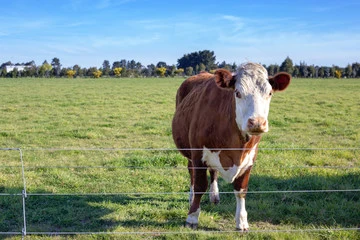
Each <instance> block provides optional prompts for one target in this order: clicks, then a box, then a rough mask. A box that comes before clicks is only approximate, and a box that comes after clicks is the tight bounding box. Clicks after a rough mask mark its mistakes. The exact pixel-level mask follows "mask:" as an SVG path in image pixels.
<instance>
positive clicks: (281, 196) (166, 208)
mask: <svg viewBox="0 0 360 240" xmlns="http://www.w3.org/2000/svg"><path fill="white" fill-rule="evenodd" d="M182 81H183V79H180V78H174V79H173V78H164V79H161V78H156V79H155V78H153V79H145V78H138V79H96V80H95V79H31V78H28V79H0V95H1V102H0V113H1V118H0V147H1V148H21V149H22V151H23V160H24V165H25V178H26V185H27V193H28V194H29V196H28V197H27V199H26V218H27V219H26V220H27V231H28V232H123V233H128V232H148V234H145V235H140V234H125V235H121V234H117V235H111V234H96V235H89V234H87V235H75V236H73V235H65V236H62V235H59V236H56V237H54V236H52V237H51V239H53V238H55V239H65V238H69V237H71V238H74V239H89V238H90V239H118V238H120V239H143V238H154V239H179V238H182V239H194V238H195V239H234V238H237V237H240V236H241V238H246V239H299V238H301V239H359V238H360V236H359V231H334V230H332V229H336V228H356V227H359V223H360V210H359V209H360V199H359V198H360V194H359V192H335V193H334V192H323V193H321V192H316V193H285V192H284V193H266V194H259V193H249V194H248V197H247V210H248V218H249V222H250V228H251V230H252V231H253V232H250V233H248V234H245V235H240V234H238V233H224V232H222V233H218V232H217V231H233V230H234V226H235V223H234V212H235V207H236V206H235V205H236V203H235V197H234V196H233V194H231V192H232V186H231V185H230V184H226V183H225V182H224V181H222V180H220V182H219V184H220V191H222V192H230V193H229V194H222V195H221V203H220V205H217V206H214V205H212V204H210V203H209V200H208V196H204V197H203V201H202V213H201V216H200V226H199V230H197V231H191V230H189V229H186V228H184V227H183V223H184V221H185V218H186V214H187V210H188V195H187V192H188V191H189V177H188V172H187V170H186V159H184V158H183V157H182V156H181V155H180V154H179V153H178V152H177V151H173V150H171V151H162V150H158V149H159V148H161V149H162V148H164V149H173V148H174V144H173V141H172V136H171V119H172V116H173V113H174V108H175V103H174V101H175V93H176V90H177V88H178V86H179V85H180V84H181V82H182ZM359 88H360V80H359V79H351V80H350V79H348V80H335V79H329V80H314V79H294V80H293V82H292V83H291V86H290V87H289V88H288V89H287V90H286V91H285V92H283V93H276V94H275V96H274V98H273V100H272V103H271V110H270V116H269V120H270V131H269V133H267V134H266V135H264V137H263V140H262V142H261V144H260V148H263V149H261V150H260V152H259V155H258V159H257V162H256V164H255V167H254V168H253V172H252V175H251V179H250V185H249V191H253V192H254V191H278V190H282V191H287V190H331V189H338V190H346V189H358V188H359V186H360V177H359V176H360V169H359V167H360V164H359V158H360V150H359V149H355V148H359V142H360V130H359V129H360V121H359V119H360V99H359V94H358V89H359ZM129 148H131V150H129ZM273 148H287V149H293V150H284V149H282V150H281V149H273ZM309 148H310V149H309ZM352 148H353V149H352ZM99 149H104V150H99ZM22 189H23V181H22V174H21V162H20V156H19V152H18V151H16V150H13V151H0V232H21V229H22V223H23V215H22V198H21V196H16V195H1V194H19V193H21V191H22ZM154 193H161V194H154ZM315 229H322V231H312V230H315ZM274 230H281V231H285V232H269V231H274ZM292 230H296V231H300V232H291V231H292ZM301 230H303V231H302V232H301ZM286 231H288V232H286ZM149 232H151V233H149ZM158 232H160V233H158ZM161 232H175V233H172V234H161ZM0 238H7V239H19V238H21V236H13V235H0ZM27 238H29V239H47V238H50V237H49V236H47V235H29V236H28V237H27Z"/></svg>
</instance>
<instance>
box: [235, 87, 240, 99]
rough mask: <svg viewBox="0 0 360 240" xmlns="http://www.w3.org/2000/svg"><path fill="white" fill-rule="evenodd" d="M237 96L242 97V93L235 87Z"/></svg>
mask: <svg viewBox="0 0 360 240" xmlns="http://www.w3.org/2000/svg"><path fill="white" fill-rule="evenodd" d="M235 96H236V97H237V98H241V93H240V92H239V90H237V89H235Z"/></svg>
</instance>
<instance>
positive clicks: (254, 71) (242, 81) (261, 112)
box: [215, 63, 291, 136]
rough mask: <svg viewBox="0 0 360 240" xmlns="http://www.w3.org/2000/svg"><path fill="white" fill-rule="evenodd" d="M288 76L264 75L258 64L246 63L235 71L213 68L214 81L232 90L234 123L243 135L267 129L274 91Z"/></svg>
mask: <svg viewBox="0 0 360 240" xmlns="http://www.w3.org/2000/svg"><path fill="white" fill-rule="evenodd" d="M290 79H291V76H290V75H289V74H287V73H283V72H281V73H278V74H276V75H275V76H274V77H268V73H267V71H266V69H265V68H264V67H263V66H261V65H260V64H256V63H246V64H243V65H241V66H240V67H239V68H238V70H237V72H236V73H233V74H232V73H230V72H229V71H227V70H224V69H219V70H217V71H216V72H215V81H216V84H217V85H218V86H219V87H221V88H230V89H233V90H234V98H235V106H236V109H235V112H236V123H237V125H238V127H239V129H240V131H241V132H242V133H243V134H244V136H245V135H260V134H262V133H264V132H267V131H268V130H269V124H268V119H267V118H268V114H269V108H270V100H271V97H272V95H273V93H274V92H276V91H283V90H285V89H286V88H287V86H288V85H289V83H290Z"/></svg>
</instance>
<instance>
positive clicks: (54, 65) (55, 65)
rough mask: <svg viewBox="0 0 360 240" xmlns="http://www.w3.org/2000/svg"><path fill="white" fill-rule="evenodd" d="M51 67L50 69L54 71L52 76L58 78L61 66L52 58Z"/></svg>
mask: <svg viewBox="0 0 360 240" xmlns="http://www.w3.org/2000/svg"><path fill="white" fill-rule="evenodd" d="M51 66H52V69H53V71H54V76H56V77H59V76H60V71H61V64H60V60H59V59H58V58H56V57H55V58H53V60H52V61H51Z"/></svg>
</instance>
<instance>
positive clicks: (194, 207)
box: [185, 158, 208, 229]
mask: <svg viewBox="0 0 360 240" xmlns="http://www.w3.org/2000/svg"><path fill="white" fill-rule="evenodd" d="M193 159H194V158H193ZM193 166H194V168H193V183H194V193H193V195H194V197H193V201H192V203H191V206H190V209H189V213H188V216H187V219H186V224H185V226H186V227H190V228H192V229H196V228H197V227H198V224H199V216H200V201H201V197H202V195H203V194H204V193H205V192H206V189H207V186H208V181H207V175H206V171H207V169H206V166H204V165H203V164H202V163H201V160H200V159H199V161H197V162H194V160H193Z"/></svg>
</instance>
